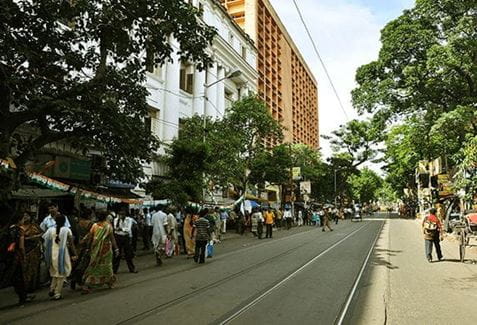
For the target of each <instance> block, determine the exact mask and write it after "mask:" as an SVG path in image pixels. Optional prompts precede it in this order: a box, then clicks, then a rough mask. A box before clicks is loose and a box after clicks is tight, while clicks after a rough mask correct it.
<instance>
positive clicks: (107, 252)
mask: <svg viewBox="0 0 477 325" xmlns="http://www.w3.org/2000/svg"><path fill="white" fill-rule="evenodd" d="M112 231H113V228H112V226H111V225H110V224H109V222H107V221H104V222H98V223H95V224H94V225H93V226H92V227H91V230H90V233H89V235H90V236H91V237H92V241H91V249H90V253H91V259H90V261H89V265H88V267H87V268H86V270H85V272H84V276H83V280H84V284H85V285H86V286H88V287H100V286H103V285H105V284H106V285H108V286H112V285H113V283H114V281H115V280H116V277H115V276H114V274H113V250H112V243H111V240H110V238H109V237H110V234H111V233H112Z"/></svg>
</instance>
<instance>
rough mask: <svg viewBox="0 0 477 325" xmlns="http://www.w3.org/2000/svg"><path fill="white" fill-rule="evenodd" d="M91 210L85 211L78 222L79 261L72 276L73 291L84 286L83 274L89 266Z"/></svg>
mask: <svg viewBox="0 0 477 325" xmlns="http://www.w3.org/2000/svg"><path fill="white" fill-rule="evenodd" d="M91 212H92V211H91V210H86V211H84V212H83V213H82V214H81V216H80V219H79V221H78V227H77V229H78V230H77V231H78V237H79V243H78V252H79V256H78V261H77V262H76V263H75V265H74V267H73V271H72V276H71V289H73V290H75V289H76V285H77V284H79V285H82V284H83V274H84V271H85V270H86V268H87V267H88V264H89V258H90V251H89V243H90V242H89V236H88V235H89V231H90V229H91V227H92V226H93V222H92V221H91V216H92V213H91Z"/></svg>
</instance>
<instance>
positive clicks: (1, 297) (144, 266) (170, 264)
mask: <svg viewBox="0 0 477 325" xmlns="http://www.w3.org/2000/svg"><path fill="white" fill-rule="evenodd" d="M313 229H315V228H314V227H311V226H303V227H294V228H292V229H291V230H289V231H287V230H279V231H276V230H275V229H274V232H273V239H271V240H276V239H280V238H284V237H287V236H292V235H294V234H298V233H302V232H306V231H310V230H313ZM222 237H223V238H222V242H221V243H218V244H216V245H215V252H214V253H215V256H217V257H220V256H224V255H226V254H231V253H233V252H234V251H237V250H240V249H244V248H246V247H250V246H254V245H261V244H265V243H267V242H270V241H271V240H270V239H262V240H258V239H257V238H256V237H254V236H253V235H252V234H251V233H246V234H244V235H243V236H241V235H239V234H237V233H235V231H233V230H232V231H230V232H228V233H227V234H224V235H222ZM141 249H142V242H141V241H139V242H138V250H137V257H136V258H135V259H134V263H135V264H136V268H137V269H138V271H139V273H138V274H131V273H128V272H127V266H126V262H125V261H121V266H120V268H119V272H118V283H117V287H128V286H132V285H135V284H136V283H139V282H143V281H148V279H152V278H158V277H159V278H160V277H167V276H168V275H170V274H174V273H177V272H183V271H185V270H189V269H192V268H194V267H197V265H196V264H195V263H194V262H193V260H192V259H191V258H187V256H186V255H179V256H174V257H173V258H170V259H165V260H164V261H163V262H164V264H163V265H162V266H161V267H157V266H156V264H155V259H154V257H153V255H152V251H143V250H141ZM113 290H114V289H113ZM108 292H109V290H107V289H102V290H98V291H97V293H96V294H106V295H107V294H108ZM34 294H35V296H36V298H35V300H34V302H33V303H31V304H27V305H26V306H25V307H24V308H18V307H15V304H16V303H17V302H18V297H17V296H16V295H15V292H14V290H13V288H11V287H10V288H4V289H1V290H0V315H1V314H2V313H4V312H7V311H8V312H16V311H18V312H19V313H20V312H21V311H22V310H28V311H31V310H35V311H38V312H42V311H45V310H48V309H49V308H53V306H54V308H58V307H61V305H69V304H72V303H73V304H74V303H75V301H77V300H83V299H87V297H88V296H81V295H80V292H79V291H77V292H75V291H72V290H70V288H69V287H68V286H65V288H64V289H63V296H64V299H63V300H61V301H54V302H53V301H50V300H49V298H48V289H47V288H42V289H39V290H37V291H36V292H35V293H34ZM1 318H2V317H1V316H0V324H2V322H1Z"/></svg>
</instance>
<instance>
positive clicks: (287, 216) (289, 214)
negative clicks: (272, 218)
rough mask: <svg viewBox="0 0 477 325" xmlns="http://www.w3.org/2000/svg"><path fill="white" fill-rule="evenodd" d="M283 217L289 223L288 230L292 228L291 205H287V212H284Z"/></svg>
mask: <svg viewBox="0 0 477 325" xmlns="http://www.w3.org/2000/svg"><path fill="white" fill-rule="evenodd" d="M283 219H285V221H286V223H287V230H290V228H291V226H292V222H293V216H292V213H291V210H290V208H289V207H285V212H283Z"/></svg>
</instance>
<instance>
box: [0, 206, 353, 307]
mask: <svg viewBox="0 0 477 325" xmlns="http://www.w3.org/2000/svg"><path fill="white" fill-rule="evenodd" d="M340 218H344V214H343V212H342V210H337V209H329V208H321V209H317V208H315V209H300V208H298V209H295V210H294V211H293V212H292V210H291V209H290V208H289V207H285V209H283V210H282V209H272V208H258V207H256V208H253V209H252V211H250V212H247V211H244V212H242V211H240V210H239V209H237V210H226V209H223V208H218V207H216V208H213V209H212V208H211V209H208V208H204V209H200V210H199V209H197V208H193V207H188V208H185V209H178V208H176V207H174V206H168V207H167V206H157V207H154V208H144V209H131V210H129V209H127V208H120V209H117V210H116V211H112V210H111V211H104V212H103V211H100V212H97V211H96V210H95V209H94V208H89V209H88V208H86V207H84V206H81V207H80V209H79V210H78V211H77V213H76V215H71V216H66V215H65V214H64V213H62V212H61V211H60V210H59V208H58V205H57V204H55V203H51V204H49V206H48V215H47V216H46V217H44V219H43V220H41V222H40V223H37V222H35V220H33V219H32V217H31V214H30V213H28V212H25V213H21V214H18V215H16V216H15V218H14V220H13V222H11V224H10V225H9V226H8V227H7V228H5V229H6V234H7V235H6V236H2V237H1V238H2V242H1V243H0V248H2V249H1V251H0V275H1V276H2V281H0V288H1V287H5V286H8V285H12V286H13V288H14V289H15V292H16V294H17V295H18V298H19V304H20V305H24V304H25V303H27V302H29V301H31V300H32V299H33V298H34V296H33V295H32V293H33V292H34V291H35V290H37V289H38V288H40V286H41V285H42V284H45V279H43V281H42V279H41V276H40V273H41V265H45V266H46V269H47V271H48V273H49V277H48V278H49V294H48V295H49V297H50V298H51V299H52V300H59V299H62V291H63V286H64V284H65V283H67V284H69V286H70V288H71V289H72V290H77V289H79V290H81V293H82V294H88V293H90V292H91V291H93V290H95V289H97V288H101V287H107V288H113V287H114V285H115V283H116V280H117V273H118V271H119V268H120V265H121V261H122V260H125V261H126V265H127V268H128V271H129V272H130V273H137V272H138V270H137V268H136V266H135V263H134V259H135V257H136V256H137V246H138V241H139V237H141V238H142V244H143V248H142V249H143V250H144V251H150V250H151V249H152V252H153V255H154V258H155V262H156V264H157V265H158V266H160V265H162V264H163V263H164V260H165V259H168V258H172V257H173V256H175V255H180V254H184V255H187V257H188V258H193V260H194V261H195V262H196V263H199V264H202V263H205V259H206V257H212V256H213V254H214V245H216V244H218V243H220V242H221V240H222V239H223V236H224V234H225V233H226V231H227V227H229V226H231V227H234V228H235V230H236V232H237V233H239V234H241V235H244V234H245V233H246V232H250V233H252V234H253V235H254V236H255V237H256V238H258V239H262V238H263V232H264V231H265V238H273V232H274V229H275V230H281V229H284V230H285V229H288V230H289V229H291V227H292V226H298V227H301V226H304V225H310V226H316V227H320V226H321V227H322V230H323V231H326V230H329V231H333V229H332V228H331V222H332V221H334V222H335V223H338V220H339V219H340ZM146 253H147V252H146ZM42 262H43V264H42ZM46 281H48V279H46Z"/></svg>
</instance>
